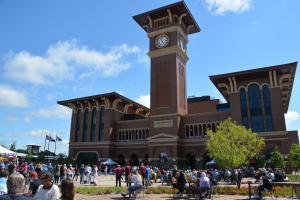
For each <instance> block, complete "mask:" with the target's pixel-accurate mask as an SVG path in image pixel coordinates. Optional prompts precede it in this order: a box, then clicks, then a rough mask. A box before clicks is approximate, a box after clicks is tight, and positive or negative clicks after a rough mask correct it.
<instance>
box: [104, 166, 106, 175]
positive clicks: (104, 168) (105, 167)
mask: <svg viewBox="0 0 300 200" xmlns="http://www.w3.org/2000/svg"><path fill="white" fill-rule="evenodd" d="M104 175H105V176H106V175H107V165H105V167H104Z"/></svg>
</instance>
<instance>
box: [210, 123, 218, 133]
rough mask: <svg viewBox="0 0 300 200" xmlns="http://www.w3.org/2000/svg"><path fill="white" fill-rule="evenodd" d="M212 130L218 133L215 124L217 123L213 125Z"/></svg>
mask: <svg viewBox="0 0 300 200" xmlns="http://www.w3.org/2000/svg"><path fill="white" fill-rule="evenodd" d="M211 130H212V131H213V132H216V131H217V129H216V124H215V123H213V124H212V127H211Z"/></svg>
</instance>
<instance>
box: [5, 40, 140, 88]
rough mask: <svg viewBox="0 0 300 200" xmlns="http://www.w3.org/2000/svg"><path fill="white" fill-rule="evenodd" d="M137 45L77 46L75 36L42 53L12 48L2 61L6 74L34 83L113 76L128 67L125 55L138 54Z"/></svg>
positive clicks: (129, 65) (15, 78)
mask: <svg viewBox="0 0 300 200" xmlns="http://www.w3.org/2000/svg"><path fill="white" fill-rule="evenodd" d="M140 51H141V50H140V48H139V47H137V46H129V45H127V44H122V45H120V46H115V47H112V48H111V50H110V51H108V52H104V53H103V52H100V51H96V50H93V49H90V48H88V47H87V46H79V45H78V44H77V41H76V40H72V41H60V42H58V43H56V44H54V45H50V46H49V48H48V49H47V51H46V53H45V55H43V56H38V55H31V54H30V52H27V51H21V52H18V53H13V52H11V53H10V55H9V56H8V58H7V59H6V61H5V65H4V66H5V67H4V73H5V75H6V77H8V78H11V79H14V80H19V81H26V82H30V83H35V84H51V83H53V82H59V81H63V80H72V79H74V78H77V74H80V75H79V78H87V77H90V76H91V75H97V76H99V75H101V76H115V75H117V74H118V73H120V72H121V71H124V70H127V69H128V68H130V67H131V63H130V62H126V61H124V59H125V58H126V56H128V55H133V54H138V53H139V52H140Z"/></svg>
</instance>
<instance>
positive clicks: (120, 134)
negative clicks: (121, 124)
mask: <svg viewBox="0 0 300 200" xmlns="http://www.w3.org/2000/svg"><path fill="white" fill-rule="evenodd" d="M120 140H122V133H121V131H119V141H120Z"/></svg>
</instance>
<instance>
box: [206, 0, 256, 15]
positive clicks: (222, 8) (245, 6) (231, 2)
mask: <svg viewBox="0 0 300 200" xmlns="http://www.w3.org/2000/svg"><path fill="white" fill-rule="evenodd" d="M251 2H252V0H205V3H206V4H207V5H208V10H209V11H212V12H214V13H215V14H218V15H223V14H224V13H225V12H234V13H242V12H244V11H246V10H249V9H250V8H251Z"/></svg>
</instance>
